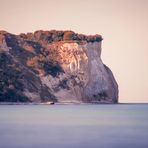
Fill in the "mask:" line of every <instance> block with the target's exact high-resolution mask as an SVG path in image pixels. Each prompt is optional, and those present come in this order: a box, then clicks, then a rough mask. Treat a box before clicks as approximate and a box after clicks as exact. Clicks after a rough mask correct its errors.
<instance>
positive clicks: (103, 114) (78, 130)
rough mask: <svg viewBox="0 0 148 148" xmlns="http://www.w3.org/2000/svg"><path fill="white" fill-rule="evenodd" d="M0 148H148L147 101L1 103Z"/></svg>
mask: <svg viewBox="0 0 148 148" xmlns="http://www.w3.org/2000/svg"><path fill="white" fill-rule="evenodd" d="M0 148H148V104H137V105H135V104H133V105H132V104H131V105H130V104H123V105H122V104H119V105H1V106H0Z"/></svg>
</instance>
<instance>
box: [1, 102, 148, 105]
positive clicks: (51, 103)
mask: <svg viewBox="0 0 148 148" xmlns="http://www.w3.org/2000/svg"><path fill="white" fill-rule="evenodd" d="M136 104H148V103H84V102H0V105H136Z"/></svg>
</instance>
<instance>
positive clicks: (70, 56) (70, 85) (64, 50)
mask: <svg viewBox="0 0 148 148" xmlns="http://www.w3.org/2000/svg"><path fill="white" fill-rule="evenodd" d="M53 46H55V45H53ZM57 48H58V51H59V55H60V56H61V61H60V63H61V66H62V68H63V70H64V72H65V73H62V74H60V75H59V77H58V78H52V77H51V76H46V77H41V79H42V82H43V83H44V84H46V85H47V86H48V87H50V88H52V91H53V92H54V95H55V96H56V98H57V99H58V102H91V103H117V102H118V85H117V83H116V81H115V79H114V77H113V74H112V72H111V70H110V69H109V68H108V67H107V66H105V65H104V64H103V63H102V60H101V57H100V55H101V42H93V43H87V42H83V43H81V44H78V43H76V42H68V43H67V42H64V43H60V44H58V46H57ZM60 82H65V83H64V85H65V86H64V88H62V87H60V88H59V89H58V90H56V89H55V87H56V86H58V84H59V83H60Z"/></svg>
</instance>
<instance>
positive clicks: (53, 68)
mask: <svg viewBox="0 0 148 148" xmlns="http://www.w3.org/2000/svg"><path fill="white" fill-rule="evenodd" d="M101 41H102V37H101V36H100V35H94V36H86V35H83V34H77V33H74V32H73V31H56V30H51V31H42V30H39V31H36V32H34V33H27V34H20V35H14V34H10V33H8V32H6V31H0V102H48V101H52V102H62V103H64V102H70V103H80V102H87V103H117V102H118V85H117V83H116V81H115V79H114V77H113V74H112V72H111V70H110V69H109V68H108V67H107V66H106V65H104V64H103V63H102V60H101V58H100V55H101Z"/></svg>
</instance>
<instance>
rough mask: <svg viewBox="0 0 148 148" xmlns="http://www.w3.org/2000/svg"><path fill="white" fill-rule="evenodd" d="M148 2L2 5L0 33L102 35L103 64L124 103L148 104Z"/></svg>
mask: <svg viewBox="0 0 148 148" xmlns="http://www.w3.org/2000/svg"><path fill="white" fill-rule="evenodd" d="M147 18H148V1H147V0H130V1H129V0H109V1H108V0H75V1H73V0H62V1H60V0H38V1H36V0H26V1H23V0H13V1H11V0H0V30H6V31H8V32H11V33H16V34H19V33H21V32H32V31H35V30H39V29H44V30H51V29H57V30H73V31H75V32H78V33H84V34H101V35H102V36H103V38H104V41H103V44H102V46H103V47H102V60H103V62H104V63H105V64H107V65H108V66H109V67H110V68H111V69H112V71H113V73H114V75H115V78H116V80H117V82H118V84H119V90H120V96H119V98H120V99H119V102H148V95H147V90H148V83H147V82H148V44H147V39H148V37H147V35H148V27H147V26H148V19H147Z"/></svg>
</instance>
